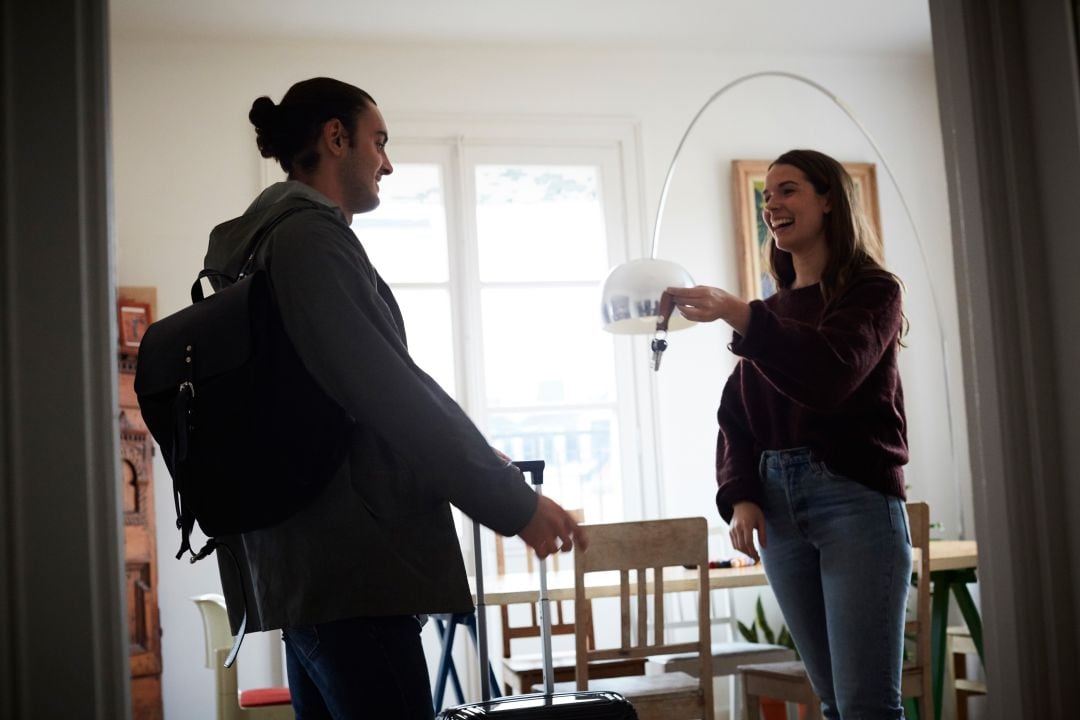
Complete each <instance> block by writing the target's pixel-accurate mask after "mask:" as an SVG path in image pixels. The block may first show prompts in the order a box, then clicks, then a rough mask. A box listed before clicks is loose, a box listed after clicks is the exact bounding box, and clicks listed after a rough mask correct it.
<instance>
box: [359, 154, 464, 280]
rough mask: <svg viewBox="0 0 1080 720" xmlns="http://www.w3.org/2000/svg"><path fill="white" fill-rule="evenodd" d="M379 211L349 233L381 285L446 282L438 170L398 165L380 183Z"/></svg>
mask: <svg viewBox="0 0 1080 720" xmlns="http://www.w3.org/2000/svg"><path fill="white" fill-rule="evenodd" d="M379 197H380V199H381V202H380V204H379V207H377V208H376V209H375V210H373V211H372V212H370V213H364V214H360V215H354V216H353V224H352V227H353V230H354V231H355V232H356V236H357V237H359V238H360V242H361V243H363V245H364V248H365V249H366V250H367V252H368V256H369V257H370V258H371V262H372V263H373V264H374V265H375V267H376V268H377V269H378V270H379V274H381V275H382V276H383V278H385V279H386V281H387V282H390V283H394V282H446V281H447V279H448V277H449V270H448V263H447V253H446V208H445V207H444V193H443V187H442V174H441V173H440V167H439V166H438V165H421V164H402V165H396V166H395V167H394V172H393V174H391V175H388V176H386V177H385V178H383V180H382V182H381V183H380V191H379Z"/></svg>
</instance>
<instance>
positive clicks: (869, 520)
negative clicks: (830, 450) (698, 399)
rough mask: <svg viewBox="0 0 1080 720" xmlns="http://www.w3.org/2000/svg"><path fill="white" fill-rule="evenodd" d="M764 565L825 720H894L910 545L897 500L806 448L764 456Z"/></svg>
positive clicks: (903, 512) (901, 505)
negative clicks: (832, 468) (841, 472)
mask: <svg viewBox="0 0 1080 720" xmlns="http://www.w3.org/2000/svg"><path fill="white" fill-rule="evenodd" d="M760 473H761V477H762V481H763V482H764V487H765V506H764V507H763V508H762V510H763V511H764V513H765V536H766V538H765V539H766V547H765V548H764V549H763V550H762V552H761V556H762V561H763V562H764V564H765V574H766V575H767V576H768V578H769V584H770V585H771V586H772V588H773V591H774V592H775V594H776V599H777V601H778V602H779V604H780V610H781V612H783V614H784V620H785V621H786V622H787V625H788V629H789V631H790V632H791V636H792V638H793V639H794V640H795V646H796V647H797V648H798V651H799V654H800V655H801V656H802V659H803V662H804V663H805V665H806V671H807V674H808V675H809V676H810V682H811V683H812V684H813V686H814V691H815V692H816V693H817V695H818V697H819V698H821V709H822V713H823V714H824V716H825V717H826V718H827V719H828V720H840V719H841V718H842V719H843V720H896V719H897V718H903V717H904V711H903V708H902V707H901V704H900V674H901V666H902V658H903V642H904V623H905V620H906V618H905V614H906V607H907V596H908V586H909V584H910V582H911V538H910V536H909V533H908V520H907V508H906V507H905V506H904V502H903V501H902V500H900V499H899V498H896V497H892V496H889V495H885V494H883V493H880V492H878V491H876V490H872V489H870V488H868V487H866V486H865V485H862V484H861V483H858V482H855V481H854V480H850V479H848V478H846V477H843V476H840V475H837V474H835V473H833V472H831V471H830V470H829V469H828V468H827V467H826V466H825V465H824V463H821V462H818V461H817V460H815V459H814V458H812V457H811V455H810V450H809V449H807V448H797V449H794V450H775V451H774V450H770V451H767V452H765V453H763V454H762V456H761V465H760Z"/></svg>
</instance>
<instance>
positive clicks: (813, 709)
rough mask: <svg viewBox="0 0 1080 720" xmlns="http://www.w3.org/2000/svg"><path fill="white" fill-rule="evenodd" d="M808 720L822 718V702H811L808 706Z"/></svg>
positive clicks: (819, 719)
mask: <svg viewBox="0 0 1080 720" xmlns="http://www.w3.org/2000/svg"><path fill="white" fill-rule="evenodd" d="M806 720H822V717H821V703H820V702H814V703H810V705H809V707H807V708H806Z"/></svg>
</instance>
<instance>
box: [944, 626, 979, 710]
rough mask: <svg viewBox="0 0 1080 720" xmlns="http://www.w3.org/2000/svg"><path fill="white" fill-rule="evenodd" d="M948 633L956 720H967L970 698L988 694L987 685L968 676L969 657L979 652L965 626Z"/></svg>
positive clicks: (947, 643) (948, 653) (954, 627)
mask: <svg viewBox="0 0 1080 720" xmlns="http://www.w3.org/2000/svg"><path fill="white" fill-rule="evenodd" d="M947 633H948V636H947V640H946V650H945V655H946V657H947V658H949V660H950V662H949V670H950V671H951V677H950V680H951V683H952V687H953V689H954V690H955V692H956V720H967V717H968V702H967V701H968V698H970V697H971V696H972V695H985V694H986V683H984V682H980V681H978V680H971V679H969V678H968V676H967V656H968V655H975V656H976V657H978V654H979V651H978V650H977V649H976V648H975V642H974V641H973V640H972V639H971V633H970V632H968V629H967V628H966V627H965V626H963V625H957V626H953V627H950V628H949V629H948V631H947Z"/></svg>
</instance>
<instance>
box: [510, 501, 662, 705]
mask: <svg viewBox="0 0 1080 720" xmlns="http://www.w3.org/2000/svg"><path fill="white" fill-rule="evenodd" d="M569 512H570V514H571V515H572V516H574V519H575V520H577V521H578V522H582V521H583V519H584V512H583V511H582V510H570V511H569ZM519 542H520V541H519ZM520 544H521V546H522V548H524V556H525V566H526V572H528V574H529V575H533V574H534V573H535V571H536V569H535V565H536V562H535V558H536V556H535V554H534V553H533V552H532V551H530V550H529V549H528V548H527V547H526V546H525V544H524V543H520ZM559 555H560V554H559V553H555V554H554V555H552V556H551V557H550V560H549V562H550V567H551V568H552V570H553V571H554V572H558V571H559ZM495 565H496V573H497V574H498V575H499V576H500V577H501V576H503V575H505V574H506V548H505V542H504V538H503V537H502V536H501V535H499V534H498V533H495ZM536 584H537V587H539V585H540V581H539V579H537V581H536ZM521 604H522V605H524V604H525V603H521ZM586 605H587V607H586V613H585V617H586V624H585V626H584V630H583V632H584V633H585V636H586V641H587V643H588V646H589V647H590V648H592V647H594V646H595V633H594V632H593V627H592V601H587V602H586ZM511 607H512V606H510V605H500V606H499V610H500V613H501V615H502V656H503V661H502V680H503V685H504V688H505V692H506V694H507V695H519V694H521V693H527V692H530V690H531V689H532V688H533V687H534V686H535V685H538V684H540V683H542V682H543V681H544V663H543V656H542V655H541V654H540V653H539V652H536V653H527V654H522V653H520V652H519V653H518V654H516V655H515V654H514V653H512V652H511V650H512V648H511V645H512V644H513V641H515V640H524V639H526V638H539V637H540V619H539V613H538V612H537V604H536V603H528V608H529V611H528V621H527V622H526V623H525V624H518V625H515V624H513V623H512V621H511V611H510V608H511ZM551 608H552V617H551V635H552V637H554V636H556V635H574V634H575V632H576V630H577V628H578V627H580V626H579V625H578V623H576V622H575V621H574V620H573V619H572V618H571V617H570V612H569V611H568V610H567V608H566V603H564V602H562V601H554V602H552V603H551ZM519 644H520V643H519ZM575 658H576V653H575V652H574V651H573V650H569V651H565V652H556V653H553V655H552V666H553V670H554V675H555V682H568V681H571V680H573V679H574V671H575V669H576V667H577V661H576V659H575ZM590 674H591V675H592V676H593V677H596V678H608V677H618V676H622V675H644V674H645V659H644V658H619V659H615V660H605V661H602V662H598V663H594V664H593V666H592V667H591V668H590Z"/></svg>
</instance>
